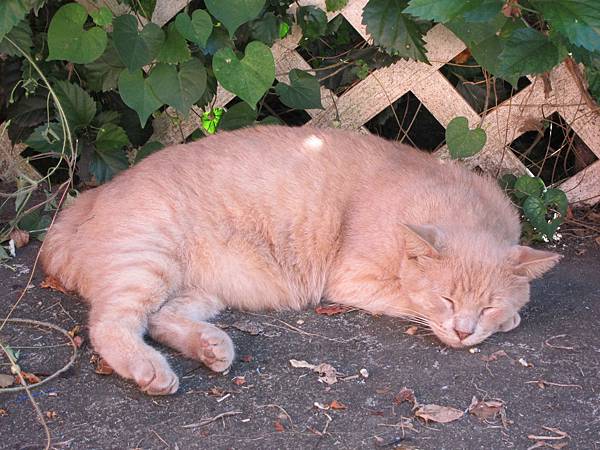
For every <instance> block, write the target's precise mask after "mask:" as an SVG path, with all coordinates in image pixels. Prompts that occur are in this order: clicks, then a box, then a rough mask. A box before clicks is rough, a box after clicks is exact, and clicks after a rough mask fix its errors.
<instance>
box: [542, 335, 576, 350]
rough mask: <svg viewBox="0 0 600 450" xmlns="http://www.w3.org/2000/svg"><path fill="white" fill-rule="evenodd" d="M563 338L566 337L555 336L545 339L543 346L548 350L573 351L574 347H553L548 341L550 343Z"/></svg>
mask: <svg viewBox="0 0 600 450" xmlns="http://www.w3.org/2000/svg"><path fill="white" fill-rule="evenodd" d="M564 337H567V335H566V334H557V335H556V336H552V337H549V338H548V339H546V340H545V341H544V345H546V346H547V347H550V348H558V349H561V350H575V347H566V346H563V345H553V344H550V341H552V340H554V339H560V338H564Z"/></svg>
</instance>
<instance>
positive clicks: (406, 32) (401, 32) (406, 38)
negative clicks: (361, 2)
mask: <svg viewBox="0 0 600 450" xmlns="http://www.w3.org/2000/svg"><path fill="white" fill-rule="evenodd" d="M404 6H406V2H405V1H397V0H369V2H368V3H367V5H366V6H365V8H364V10H363V17H362V23H363V24H364V25H366V27H367V32H368V33H369V34H370V35H371V36H372V37H373V42H374V43H375V45H378V46H380V47H383V48H384V49H385V50H386V51H387V52H388V53H390V54H392V55H395V56H401V57H403V58H411V59H416V60H418V61H423V62H428V61H427V56H425V53H426V52H427V50H426V49H425V42H424V41H423V34H422V33H421V31H420V30H419V27H418V26H417V24H416V23H415V22H414V21H412V20H411V19H410V17H408V16H407V15H406V14H403V13H402V8H404Z"/></svg>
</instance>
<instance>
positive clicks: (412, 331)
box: [404, 325, 419, 336]
mask: <svg viewBox="0 0 600 450" xmlns="http://www.w3.org/2000/svg"><path fill="white" fill-rule="evenodd" d="M417 331H419V327H417V326H416V325H412V326H410V327H408V328H407V329H406V330H404V334H408V335H409V336H414V335H415V334H417Z"/></svg>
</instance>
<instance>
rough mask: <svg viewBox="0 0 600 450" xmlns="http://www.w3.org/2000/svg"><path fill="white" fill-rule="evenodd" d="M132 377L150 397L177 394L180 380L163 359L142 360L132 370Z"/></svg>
mask: <svg viewBox="0 0 600 450" xmlns="http://www.w3.org/2000/svg"><path fill="white" fill-rule="evenodd" d="M131 377H132V378H133V380H134V381H135V382H136V383H137V385H138V386H139V387H140V389H141V390H142V391H143V392H145V393H146V394H149V395H170V394H174V393H175V392H177V389H178V388H179V378H177V375H175V372H173V370H172V369H171V368H170V367H169V364H168V363H167V362H166V361H161V359H141V360H138V361H136V362H135V364H133V365H132V368H131Z"/></svg>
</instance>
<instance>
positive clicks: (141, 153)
mask: <svg viewBox="0 0 600 450" xmlns="http://www.w3.org/2000/svg"><path fill="white" fill-rule="evenodd" d="M164 147H165V146H164V145H163V144H162V143H161V142H158V141H150V142H146V143H145V144H144V146H143V147H141V148H140V149H138V151H137V152H136V154H135V162H134V164H137V163H139V162H140V161H141V160H142V159H144V158H145V157H147V156H150V155H151V154H152V153H155V152H157V151H159V150H161V149H163V148H164Z"/></svg>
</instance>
